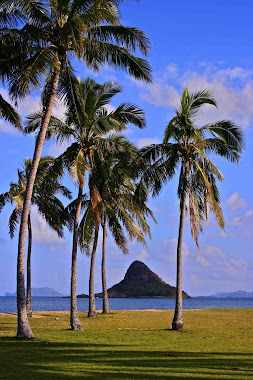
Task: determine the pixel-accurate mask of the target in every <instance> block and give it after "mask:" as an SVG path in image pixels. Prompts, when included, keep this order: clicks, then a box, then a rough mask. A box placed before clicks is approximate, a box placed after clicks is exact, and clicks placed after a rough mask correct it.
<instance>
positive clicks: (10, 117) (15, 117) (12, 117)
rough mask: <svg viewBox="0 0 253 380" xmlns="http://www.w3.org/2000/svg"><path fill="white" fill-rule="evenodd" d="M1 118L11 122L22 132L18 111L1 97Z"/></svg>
mask: <svg viewBox="0 0 253 380" xmlns="http://www.w3.org/2000/svg"><path fill="white" fill-rule="evenodd" d="M0 117H1V118H3V119H4V120H6V121H9V123H11V124H12V125H14V126H15V127H16V128H18V129H19V130H21V131H22V126H21V120H20V116H19V114H18V113H17V111H16V110H15V109H14V108H13V107H12V106H11V105H10V103H8V102H7V101H6V100H5V99H4V98H3V97H2V95H0Z"/></svg>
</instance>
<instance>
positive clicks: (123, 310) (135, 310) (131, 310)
mask: <svg viewBox="0 0 253 380" xmlns="http://www.w3.org/2000/svg"><path fill="white" fill-rule="evenodd" d="M203 310H215V311H221V310H252V311H253V307H222V308H200V309H183V313H184V312H189V311H203ZM137 311H138V312H154V313H158V312H171V311H174V309H120V310H111V312H110V313H109V314H108V315H110V314H116V313H118V312H124V313H127V312H130V313H131V312H137ZM35 313H36V314H40V313H46V314H48V313H54V314H66V313H69V310H37V311H33V315H34V314H35ZM78 313H88V310H80V311H78ZM97 313H98V314H102V309H101V310H97ZM1 315H3V316H6V315H9V316H13V317H17V313H12V312H1V313H0V316H1ZM31 318H33V317H31Z"/></svg>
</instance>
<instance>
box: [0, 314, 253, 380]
mask: <svg viewBox="0 0 253 380" xmlns="http://www.w3.org/2000/svg"><path fill="white" fill-rule="evenodd" d="M80 315H81V318H82V322H83V325H84V331H83V332H73V331H70V330H68V328H69V323H68V317H69V315H68V313H67V312H38V313H34V318H32V319H31V325H32V328H33V331H34V333H35V335H36V340H34V341H19V340H17V339H15V338H13V337H14V336H15V333H16V316H14V315H8V314H0V322H1V324H0V337H1V338H0V364H1V367H0V368H1V369H0V378H3V379H24V380H25V379H55V378H59V379H68V378H87V379H102V378H103V379H108V380H110V379H154V380H156V379H189V378H191V379H238V380H239V379H240V380H241V379H248V380H249V379H251V378H253V364H252V359H253V329H252V317H253V309H224V310H217V309H212V310H211V309H209V310H190V311H185V312H184V322H185V331H184V332H183V333H179V332H174V331H171V330H169V327H170V325H171V320H172V316H173V312H172V311H171V310H170V311H166V310H163V311H114V312H113V313H112V314H110V315H102V314H99V316H98V318H97V319H94V320H90V319H88V318H86V316H87V314H86V313H80Z"/></svg>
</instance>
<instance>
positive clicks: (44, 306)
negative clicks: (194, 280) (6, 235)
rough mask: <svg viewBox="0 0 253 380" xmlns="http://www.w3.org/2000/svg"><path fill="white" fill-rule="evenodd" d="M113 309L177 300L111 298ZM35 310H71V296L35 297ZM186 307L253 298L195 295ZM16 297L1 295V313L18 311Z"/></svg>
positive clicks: (169, 304)
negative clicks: (222, 297)
mask: <svg viewBox="0 0 253 380" xmlns="http://www.w3.org/2000/svg"><path fill="white" fill-rule="evenodd" d="M88 302H89V300H88V298H78V299H77V305H78V310H79V311H87V310H88V307H89V303H88ZM109 303H110V308H111V310H148V309H157V310H159V309H163V310H164V309H174V307H175V300H174V299H170V298H169V299H168V298H110V299H109ZM32 307H33V311H60V310H69V308H70V298H61V297H33V299H32ZM96 307H97V310H101V309H102V299H101V298H96ZM183 307H184V309H210V308H211V309H217V308H218V309H220V308H221V309H224V308H225V309H230V308H253V298H226V299H221V298H209V297H193V298H185V299H184V300H183ZM16 312H17V306H16V298H15V297H0V313H16Z"/></svg>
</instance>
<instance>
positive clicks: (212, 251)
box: [202, 245, 226, 259]
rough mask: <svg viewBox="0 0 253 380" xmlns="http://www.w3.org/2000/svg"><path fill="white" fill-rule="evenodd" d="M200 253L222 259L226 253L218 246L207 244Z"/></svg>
mask: <svg viewBox="0 0 253 380" xmlns="http://www.w3.org/2000/svg"><path fill="white" fill-rule="evenodd" d="M202 254H203V255H204V256H209V257H216V258H220V259H224V258H225V257H226V253H225V252H224V251H223V250H222V249H221V248H219V247H216V246H214V245H207V246H205V247H204V248H203V250H202Z"/></svg>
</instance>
